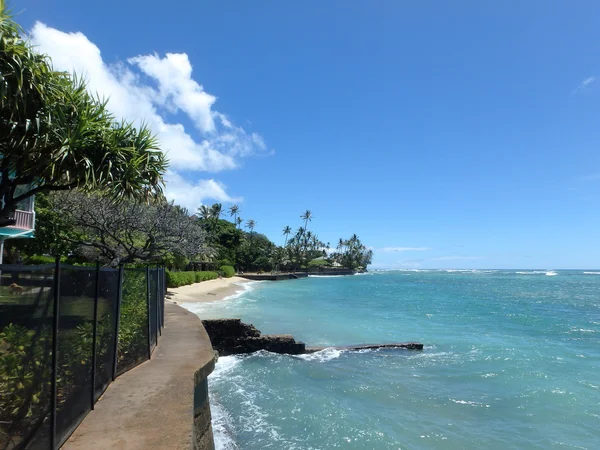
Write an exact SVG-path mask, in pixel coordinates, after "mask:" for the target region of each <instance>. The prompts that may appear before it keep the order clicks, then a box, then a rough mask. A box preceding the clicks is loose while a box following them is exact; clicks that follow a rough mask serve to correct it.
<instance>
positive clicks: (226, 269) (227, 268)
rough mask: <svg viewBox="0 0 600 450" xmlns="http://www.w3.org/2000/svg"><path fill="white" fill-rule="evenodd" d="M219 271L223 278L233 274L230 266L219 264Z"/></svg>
mask: <svg viewBox="0 0 600 450" xmlns="http://www.w3.org/2000/svg"><path fill="white" fill-rule="evenodd" d="M221 272H223V276H224V277H225V278H231V277H232V276H234V275H235V269H234V268H233V267H231V266H221Z"/></svg>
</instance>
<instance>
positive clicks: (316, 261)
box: [308, 258, 330, 267]
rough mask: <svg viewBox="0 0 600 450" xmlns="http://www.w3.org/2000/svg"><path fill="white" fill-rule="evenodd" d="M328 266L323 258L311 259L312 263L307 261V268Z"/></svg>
mask: <svg viewBox="0 0 600 450" xmlns="http://www.w3.org/2000/svg"><path fill="white" fill-rule="evenodd" d="M329 265H330V264H329V263H328V262H327V261H326V260H325V259H323V258H317V259H313V260H312V261H309V263H308V267H324V266H329Z"/></svg>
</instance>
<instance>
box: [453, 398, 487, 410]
mask: <svg viewBox="0 0 600 450" xmlns="http://www.w3.org/2000/svg"><path fill="white" fill-rule="evenodd" d="M450 400H452V401H453V402H454V403H458V404H459V405H469V406H477V407H479V408H489V407H490V405H486V404H484V403H479V402H471V401H468V400H455V399H453V398H451V399H450Z"/></svg>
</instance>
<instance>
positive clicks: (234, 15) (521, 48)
mask: <svg viewBox="0 0 600 450" xmlns="http://www.w3.org/2000/svg"><path fill="white" fill-rule="evenodd" d="M82 5H83V3H82V2H81V1H79V0H55V1H53V2H48V1H47V0H24V1H20V2H18V3H17V2H13V9H14V10H15V11H21V12H20V14H19V16H18V19H17V20H18V21H19V22H20V23H21V24H22V25H23V26H24V27H25V28H26V29H27V30H28V31H30V32H31V33H32V39H33V41H35V42H36V43H37V44H38V45H40V48H42V49H43V50H44V51H45V52H47V53H49V54H50V55H51V56H52V57H53V60H54V61H55V65H57V66H59V67H60V68H65V69H76V70H78V71H79V72H81V71H83V72H85V74H86V76H87V77H88V78H89V80H90V85H91V86H92V87H93V88H94V89H96V90H97V91H99V92H100V93H101V94H102V95H109V96H110V98H111V103H110V105H111V106H112V107H113V108H114V112H115V114H116V115H120V116H124V117H126V118H128V119H130V120H135V121H139V120H146V121H148V122H149V123H150V124H152V125H153V126H154V127H156V128H157V130H156V132H157V133H158V132H159V131H160V133H159V134H160V137H161V139H162V140H163V146H164V147H168V148H169V151H170V153H169V156H170V158H171V160H172V162H173V169H172V171H171V173H170V174H169V176H168V178H167V181H168V182H169V184H168V185H167V193H168V194H169V193H170V195H171V197H172V198H175V199H176V201H179V202H180V203H183V204H185V205H186V206H188V207H190V208H193V207H195V206H197V205H199V204H200V203H201V202H204V203H212V202H213V201H214V200H215V199H217V200H221V201H223V203H224V204H225V206H227V204H228V203H227V200H231V201H238V202H239V205H240V208H241V210H242V217H243V218H244V219H250V218H252V219H254V220H255V221H256V222H257V231H261V232H264V233H265V234H267V235H268V236H270V237H271V238H272V239H275V240H281V241H282V240H283V238H282V237H281V229H282V228H283V226H285V225H291V226H292V227H298V226H300V223H301V221H300V218H299V216H300V214H301V213H302V212H303V211H304V210H305V209H311V210H312V211H313V214H314V220H313V222H312V223H311V227H312V228H313V229H314V230H315V231H316V232H317V233H318V234H319V236H320V237H321V239H323V240H325V241H328V240H329V241H331V242H335V241H337V239H338V238H339V237H342V236H349V235H351V234H352V233H357V234H358V235H359V236H360V237H361V239H362V240H363V241H364V242H365V243H366V244H367V245H369V246H371V247H373V248H374V250H375V258H374V265H375V266H377V267H400V268H401V267H422V268H429V267H443V268H512V267H515V268H599V267H600V227H599V224H600V220H599V219H600V210H599V208H598V203H599V200H600V145H599V144H600V27H598V23H599V20H600V3H598V2H596V1H579V2H576V3H572V2H547V1H527V2H522V1H504V2H480V1H460V2H433V1H425V2H400V1H374V2H371V1H355V2H346V1H327V2H317V1H306V2H281V1H253V2H247V1H245V2H191V1H190V2H185V3H184V2H178V3H177V4H176V5H175V4H173V5H171V4H166V3H165V2H158V1H153V0H145V1H138V0H128V1H126V2H124V1H119V2H117V1H112V0H108V1H103V2H85V7H82ZM74 33H80V34H74ZM94 49H95V50H94ZM168 54H169V55H170V56H168Z"/></svg>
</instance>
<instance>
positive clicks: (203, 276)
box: [196, 271, 219, 283]
mask: <svg viewBox="0 0 600 450" xmlns="http://www.w3.org/2000/svg"><path fill="white" fill-rule="evenodd" d="M215 278H219V274H218V273H217V272H209V271H206V272H196V283H200V282H201V281H208V280H214V279H215Z"/></svg>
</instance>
